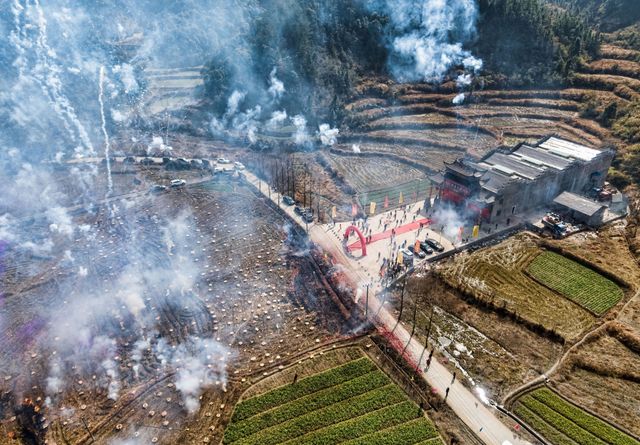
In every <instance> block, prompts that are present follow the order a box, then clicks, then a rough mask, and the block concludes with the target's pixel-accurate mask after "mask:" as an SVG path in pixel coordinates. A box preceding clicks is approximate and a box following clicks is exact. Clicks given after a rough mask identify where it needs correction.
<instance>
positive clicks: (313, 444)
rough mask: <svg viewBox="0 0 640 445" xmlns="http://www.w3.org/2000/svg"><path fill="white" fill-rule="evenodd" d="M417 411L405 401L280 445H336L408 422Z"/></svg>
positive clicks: (415, 415) (413, 405)
mask: <svg viewBox="0 0 640 445" xmlns="http://www.w3.org/2000/svg"><path fill="white" fill-rule="evenodd" d="M418 411H419V409H418V407H417V406H416V405H415V404H414V403H412V402H409V401H406V402H402V403H398V404H396V405H391V406H387V407H385V408H382V409H380V410H378V411H372V412H369V413H367V414H365V415H363V416H360V417H356V418H353V419H350V420H347V421H345V422H340V423H336V424H333V425H331V426H328V427H326V428H322V429H320V430H316V431H313V432H311V433H309V434H306V435H304V436H302V437H297V438H295V439H293V440H290V441H288V442H285V443H284V444H282V445H300V444H304V445H336V444H339V443H342V442H344V441H345V440H349V439H354V438H357V437H361V436H365V435H367V434H371V433H374V432H376V431H380V430H383V429H385V428H389V427H392V426H395V425H399V424H401V423H404V422H409V421H411V420H413V419H415V418H416V417H417V416H418Z"/></svg>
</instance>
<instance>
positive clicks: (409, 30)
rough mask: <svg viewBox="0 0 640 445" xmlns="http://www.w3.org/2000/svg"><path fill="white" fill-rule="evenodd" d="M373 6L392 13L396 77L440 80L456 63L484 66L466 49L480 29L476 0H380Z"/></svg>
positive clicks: (390, 29)
mask: <svg viewBox="0 0 640 445" xmlns="http://www.w3.org/2000/svg"><path fill="white" fill-rule="evenodd" d="M370 7H371V8H372V9H374V10H376V11H378V12H382V13H384V14H387V15H388V16H389V19H390V23H389V26H388V29H387V33H389V34H390V36H389V41H390V49H391V51H392V53H391V57H390V58H389V67H390V70H391V72H392V73H393V75H394V77H396V79H398V80H400V81H402V82H407V81H439V80H441V79H442V77H443V76H444V75H445V74H446V73H447V72H448V71H449V70H450V69H451V68H452V67H455V66H463V67H464V68H465V69H467V70H470V71H473V72H477V71H479V70H480V69H481V68H482V61H481V60H480V59H478V58H476V57H474V56H473V55H472V54H471V53H470V52H469V51H468V50H465V49H463V44H464V43H466V42H468V41H469V40H470V39H471V38H472V37H473V36H474V34H475V31H476V21H477V18H478V6H477V4H476V1H475V0H446V1H445V0H376V1H373V2H371V4H370Z"/></svg>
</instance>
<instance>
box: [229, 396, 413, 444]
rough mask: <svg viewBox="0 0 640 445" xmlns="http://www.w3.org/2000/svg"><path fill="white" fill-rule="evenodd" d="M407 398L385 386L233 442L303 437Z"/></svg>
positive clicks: (264, 442) (275, 440)
mask: <svg viewBox="0 0 640 445" xmlns="http://www.w3.org/2000/svg"><path fill="white" fill-rule="evenodd" d="M404 400H406V396H405V395H404V393H403V392H402V391H401V390H400V389H399V388H398V387H397V386H395V385H387V386H383V387H382V388H378V389H374V390H373V391H369V392H367V393H365V394H361V395H359V396H356V397H353V398H351V399H348V400H345V401H343V402H340V403H336V404H334V405H331V406H328V407H326V408H323V409H320V410H317V411H312V412H310V413H308V414H305V415H303V416H300V417H296V418H294V419H291V420H288V421H286V422H283V423H281V424H279V425H276V426H274V427H271V428H266V429H263V430H261V431H259V432H258V433H256V434H253V435H251V436H249V437H245V438H242V439H240V440H238V441H236V442H234V444H235V445H275V444H278V443H281V442H285V441H287V440H290V439H293V438H296V437H299V436H302V435H304V434H306V433H308V432H309V431H314V430H317V429H320V428H324V427H326V426H329V425H332V424H335V423H338V422H343V421H345V420H348V419H351V418H353V417H357V416H361V415H363V414H366V413H368V412H369V411H375V410H378V409H380V408H383V407H385V406H388V405H390V404H395V403H398V402H401V401H404Z"/></svg>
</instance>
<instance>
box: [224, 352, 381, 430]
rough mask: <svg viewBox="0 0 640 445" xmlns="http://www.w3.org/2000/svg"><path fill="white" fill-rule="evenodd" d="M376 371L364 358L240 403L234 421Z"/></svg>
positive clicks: (370, 362) (369, 361)
mask: <svg viewBox="0 0 640 445" xmlns="http://www.w3.org/2000/svg"><path fill="white" fill-rule="evenodd" d="M375 369H376V366H375V365H374V364H373V362H372V361H371V360H369V359H367V358H364V357H363V358H361V359H358V360H354V361H351V362H349V363H346V364H344V365H342V366H338V367H336V368H333V369H330V370H328V371H325V372H323V373H321V374H316V375H313V376H311V377H307V378H304V379H300V380H299V381H298V382H297V383H296V384H295V385H294V384H290V385H285V386H282V387H280V388H277V389H274V390H273V391H270V392H268V393H266V394H262V395H259V396H257V397H253V398H251V399H248V400H245V401H244V402H242V403H240V404H239V405H238V406H237V407H236V409H235V411H234V413H233V417H232V420H233V421H234V422H238V421H240V420H244V419H248V418H249V417H252V416H255V415H256V414H258V413H260V412H262V411H266V410H268V409H271V408H274V407H276V406H278V405H282V404H284V403H287V402H290V401H292V400H295V399H298V398H300V397H303V396H306V395H307V394H310V393H313V392H316V391H320V390H322V389H325V388H329V387H331V386H335V385H338V384H340V383H342V382H345V381H347V380H351V379H353V378H355V377H358V376H360V375H363V374H367V373H368V372H371V371H373V370H375Z"/></svg>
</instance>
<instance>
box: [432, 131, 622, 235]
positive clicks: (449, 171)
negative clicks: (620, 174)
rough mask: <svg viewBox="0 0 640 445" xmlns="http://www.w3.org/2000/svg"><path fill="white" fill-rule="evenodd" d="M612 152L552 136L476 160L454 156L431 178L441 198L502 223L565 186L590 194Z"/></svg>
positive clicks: (601, 180)
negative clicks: (440, 171) (454, 157)
mask: <svg viewBox="0 0 640 445" xmlns="http://www.w3.org/2000/svg"><path fill="white" fill-rule="evenodd" d="M613 156H614V153H613V151H612V150H595V149H593V148H589V147H586V146H584V145H580V144H577V143H575V142H570V141H566V140H563V139H559V138H557V137H555V136H551V137H548V138H545V139H542V140H541V141H539V142H538V143H536V144H532V145H528V144H526V143H521V144H518V145H516V146H515V147H512V148H504V147H500V148H497V149H495V150H493V151H491V152H490V153H488V154H487V155H486V156H484V157H483V158H481V159H480V160H475V161H474V160H468V159H464V160H462V159H458V160H456V161H454V162H452V163H446V164H445V170H444V171H443V172H442V173H441V174H438V175H436V176H434V177H432V178H431V179H432V181H433V182H434V184H435V185H436V186H437V187H438V190H439V191H438V199H439V200H440V202H441V203H450V204H452V205H454V206H456V207H458V208H460V209H463V210H464V211H465V212H467V214H468V215H469V217H474V218H475V219H476V220H477V221H479V222H480V221H484V222H491V223H494V222H495V223H502V222H505V221H506V220H507V219H509V218H512V215H517V214H519V213H522V212H526V211H528V210H531V209H534V208H538V207H542V206H548V205H550V204H551V203H553V201H554V199H556V198H557V197H558V196H559V195H560V194H562V193H563V192H571V193H574V194H578V195H587V196H588V195H591V194H592V193H593V191H594V189H597V188H599V187H602V185H603V183H604V179H605V177H606V175H607V171H608V170H609V167H610V165H611V161H612V159H613Z"/></svg>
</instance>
